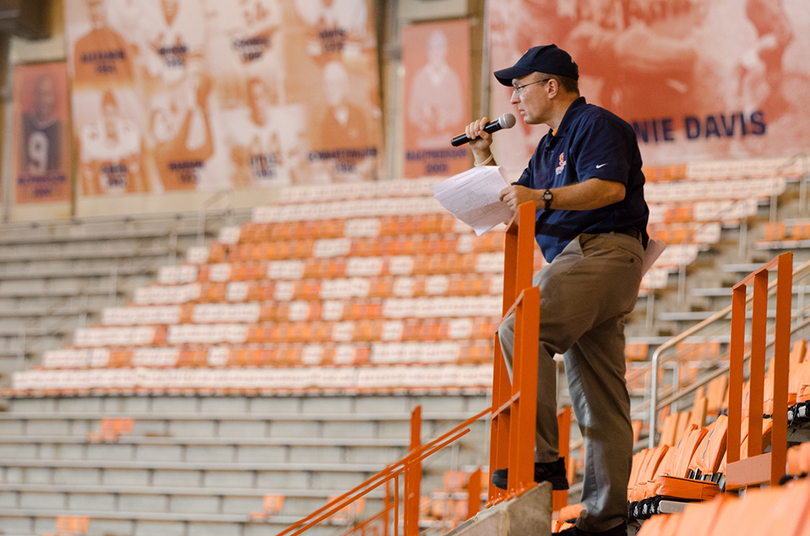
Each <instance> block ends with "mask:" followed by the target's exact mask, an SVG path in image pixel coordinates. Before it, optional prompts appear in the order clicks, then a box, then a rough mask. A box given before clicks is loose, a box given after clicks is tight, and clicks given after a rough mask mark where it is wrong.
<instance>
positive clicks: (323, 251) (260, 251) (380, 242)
mask: <svg viewBox="0 0 810 536" xmlns="http://www.w3.org/2000/svg"><path fill="white" fill-rule="evenodd" d="M503 240H504V238H503V233H502V232H497V231H491V232H490V233H487V234H486V235H484V236H480V237H473V236H470V235H463V236H459V235H457V234H450V233H445V234H434V235H413V236H390V237H382V238H379V237H371V238H365V237H354V238H319V239H315V238H311V237H307V238H299V239H297V240H281V241H275V242H269V241H263V242H257V243H245V244H234V245H228V244H222V243H221V242H214V243H212V244H211V248H210V252H209V254H208V262H212V263H216V262H225V261H230V262H237V261H260V260H283V259H307V258H310V257H343V256H350V257H379V256H393V255H433V254H443V253H470V252H489V251H501V250H502V249H503Z"/></svg>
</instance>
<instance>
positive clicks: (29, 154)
mask: <svg viewBox="0 0 810 536" xmlns="http://www.w3.org/2000/svg"><path fill="white" fill-rule="evenodd" d="M13 99H14V103H15V106H14V182H15V203H17V204H32V203H54V202H65V201H70V196H71V181H70V170H71V161H70V110H69V108H70V106H69V98H68V77H67V66H66V65H65V63H64V62H58V63H40V64H33V65H18V66H16V67H15V68H14V97H13Z"/></svg>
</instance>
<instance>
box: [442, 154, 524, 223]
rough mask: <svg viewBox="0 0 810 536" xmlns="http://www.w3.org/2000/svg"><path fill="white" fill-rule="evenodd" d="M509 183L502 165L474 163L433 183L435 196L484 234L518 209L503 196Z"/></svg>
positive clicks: (459, 217) (443, 204)
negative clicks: (464, 169) (502, 197)
mask: <svg viewBox="0 0 810 536" xmlns="http://www.w3.org/2000/svg"><path fill="white" fill-rule="evenodd" d="M508 186H509V181H508V180H507V179H506V176H505V174H504V170H503V168H501V167H500V166H480V167H474V168H472V169H470V170H468V171H465V172H464V173H459V174H458V175H455V176H453V177H450V178H449V179H447V180H446V181H444V182H441V183H439V184H437V185H436V186H434V187H433V197H435V198H436V200H437V201H439V203H441V204H442V206H443V207H444V208H446V209H447V210H448V211H449V212H450V213H452V214H453V216H455V217H456V218H458V219H459V220H461V221H463V222H464V223H466V224H467V225H469V226H470V227H472V228H473V230H475V234H477V235H478V236H481V235H482V234H484V233H486V232H487V231H489V230H490V229H492V228H493V227H495V226H496V225H498V224H499V223H505V222H507V221H509V218H511V217H512V215H513V214H514V211H513V210H512V209H511V208H509V205H507V204H506V203H504V202H503V201H501V200H500V198H499V197H500V193H501V191H503V189H504V188H506V187H508Z"/></svg>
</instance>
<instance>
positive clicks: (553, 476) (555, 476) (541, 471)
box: [492, 458, 568, 490]
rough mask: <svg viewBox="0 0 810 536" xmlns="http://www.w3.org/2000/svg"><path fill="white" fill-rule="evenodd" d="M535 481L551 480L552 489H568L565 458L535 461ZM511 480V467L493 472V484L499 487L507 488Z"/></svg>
mask: <svg viewBox="0 0 810 536" xmlns="http://www.w3.org/2000/svg"><path fill="white" fill-rule="evenodd" d="M534 481H535V482H551V489H556V490H562V489H568V478H567V476H566V474H565V458H558V459H557V461H556V462H550V463H541V462H535V463H534ZM507 482H509V469H495V470H494V471H493V472H492V485H493V486H495V487H496V488H499V489H506V488H507Z"/></svg>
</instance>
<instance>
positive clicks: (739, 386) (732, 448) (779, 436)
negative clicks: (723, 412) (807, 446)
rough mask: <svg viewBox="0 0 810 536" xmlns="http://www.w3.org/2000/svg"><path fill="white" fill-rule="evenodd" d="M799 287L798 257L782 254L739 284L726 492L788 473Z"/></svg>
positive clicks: (733, 327) (731, 367) (735, 294)
mask: <svg viewBox="0 0 810 536" xmlns="http://www.w3.org/2000/svg"><path fill="white" fill-rule="evenodd" d="M774 267H776V269H777V281H776V319H775V321H774V338H775V342H774V355H773V393H772V395H773V430H772V432H771V433H772V435H771V452H768V453H765V454H763V453H762V436H763V434H762V412H763V409H762V408H763V399H764V391H765V348H766V326H767V308H768V272H769V270H772V269H773V268H774ZM749 284H753V287H754V289H753V304H752V316H751V357H750V360H749V365H748V366H749V381H750V391H749V392H750V394H749V410H748V431H747V432H748V452H747V456H748V457H747V459H744V460H740V458H741V456H740V443H741V439H742V434H743V430H742V411H743V399H742V395H743V380H744V371H743V361H744V348H745V307H746V305H745V304H746V288H747V286H748V285H749ZM792 285H793V253H791V252H787V253H783V254H781V255H779V256H778V257H776V258H775V259H773V260H771V261H770V262H769V263H768V264H766V265H764V266H763V267H761V268H760V269H758V270H757V271H755V272H753V273H752V274H750V275H749V276H748V277H746V278H745V279H743V280H742V281H740V282H739V283H737V284H736V285H735V286H734V289H733V293H732V302H731V306H732V309H731V340H730V343H729V360H730V363H729V387H728V446H727V449H728V452H727V456H728V467H727V470H726V488H727V489H737V488H741V487H745V486H749V485H754V484H762V483H764V482H770V483H771V485H775V484H777V483H778V482H779V479H781V478H782V477H783V476H784V475H785V463H786V458H787V427H788V422H787V413H788V411H787V409H788V361H789V358H790V320H791V318H790V317H791V301H792V298H793V296H792Z"/></svg>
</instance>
